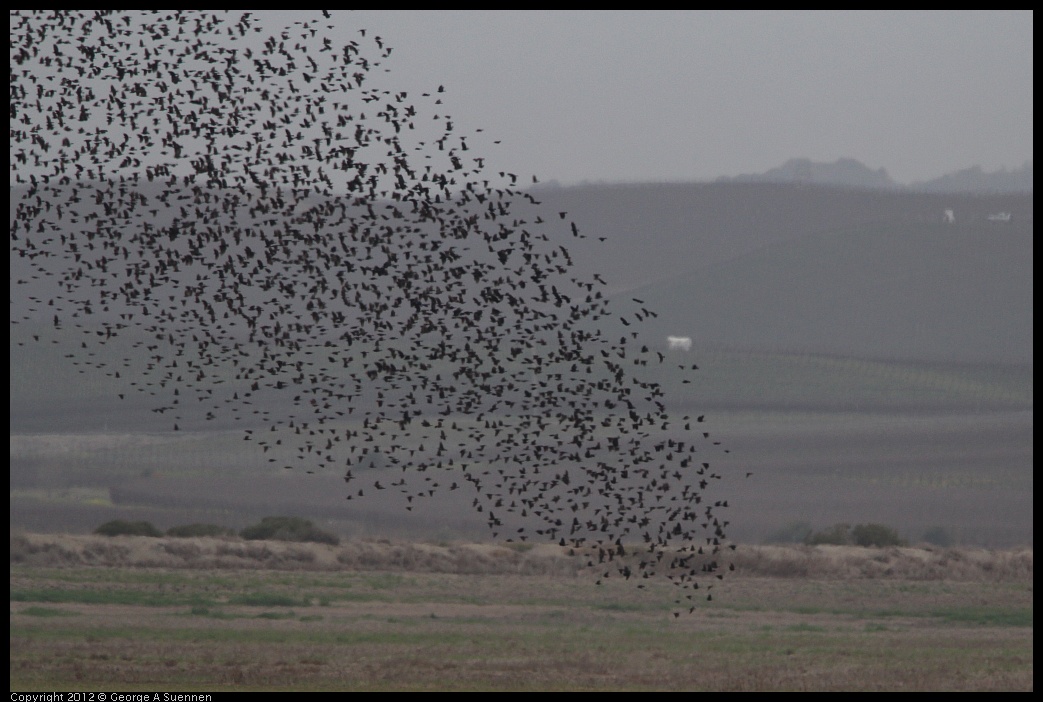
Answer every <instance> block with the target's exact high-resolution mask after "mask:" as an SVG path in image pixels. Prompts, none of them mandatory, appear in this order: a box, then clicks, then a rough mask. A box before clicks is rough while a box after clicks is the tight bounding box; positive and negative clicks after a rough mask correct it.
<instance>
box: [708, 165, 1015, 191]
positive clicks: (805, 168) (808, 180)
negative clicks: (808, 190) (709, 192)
mask: <svg viewBox="0 0 1043 702" xmlns="http://www.w3.org/2000/svg"><path fill="white" fill-rule="evenodd" d="M717 182H719V183H791V184H800V185H828V186H835V187H845V188H881V189H908V190H914V191H918V192H928V193H1026V192H1032V162H1031V161H1027V162H1026V163H1025V164H1024V165H1023V166H1021V168H1016V169H1014V170H1010V171H1008V170H1007V169H1005V168H1004V169H1000V170H998V171H995V172H993V173H987V172H985V171H984V170H983V169H982V167H981V166H971V167H970V168H965V169H963V170H960V171H955V172H953V173H948V174H945V175H942V176H939V177H937V178H933V179H931V180H925V181H919V182H915V183H910V184H908V185H903V184H901V183H898V182H896V181H895V180H893V179H892V178H891V177H890V176H889V175H888V174H887V171H886V170H885V169H883V168H879V169H876V170H873V169H872V168H869V167H868V166H866V165H865V164H863V163H862V162H860V161H858V160H856V159H853V158H840V159H837V160H836V161H834V162H833V163H817V162H814V161H812V160H811V159H807V158H791V159H790V160H788V161H786V162H785V163H784V164H782V165H781V166H777V167H776V168H770V169H768V170H767V171H765V172H764V173H745V174H742V175H737V176H732V177H728V176H722V177H721V178H718V179H717Z"/></svg>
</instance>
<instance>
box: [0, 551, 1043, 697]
mask: <svg viewBox="0 0 1043 702" xmlns="http://www.w3.org/2000/svg"><path fill="white" fill-rule="evenodd" d="M11 544H12V550H11V561H12V565H11V639H10V648H11V668H10V675H11V680H12V683H11V685H12V689H18V690H74V689H75V690H80V691H84V690H105V691H108V692H111V691H114V690H144V689H149V690H155V689H178V690H197V691H219V690H277V689H289V690H298V691H300V690H342V691H349V690H359V691H361V690H685V691H694V690H924V691H926V690H1031V689H1032V685H1033V682H1032V681H1033V676H1032V649H1033V640H1032V639H1033V637H1032V551H1031V550H1024V551H1018V552H989V551H973V550H966V549H961V550H946V549H936V550H928V549H904V548H903V549H860V548H857V547H832V546H830V547H822V546H820V547H814V548H812V547H779V546H770V547H740V548H738V549H737V550H736V551H735V552H734V554H731V552H729V554H730V555H733V556H734V558H733V560H734V562H735V564H736V570H735V571H734V572H731V571H729V572H728V574H727V577H726V578H725V579H724V581H723V582H719V583H715V589H714V590H713V593H714V598H713V600H712V601H705V600H696V601H694V602H693V603H694V604H695V606H694V608H693V611H692V613H688V612H687V611H686V610H685V611H683V612H681V613H679V614H680V616H677V617H675V616H673V613H674V611H676V610H675V605H673V604H672V603H673V600H674V598H675V597H676V594H677V593H676V590H675V589H674V588H673V587H672V586H670V585H669V584H666V583H663V582H660V581H656V582H653V581H646V582H647V587H646V589H642V590H639V589H637V588H636V587H635V586H634V582H633V581H629V582H628V581H625V580H623V579H622V578H612V579H609V580H606V581H605V582H604V584H603V585H602V586H600V587H595V586H594V584H593V582H591V581H592V579H593V577H592V576H594V575H595V573H594V572H593V571H592V570H591V569H589V568H587V566H586V560H587V556H586V555H584V554H576V555H575V556H570V555H569V553H568V551H567V550H566V549H561V548H558V547H557V546H552V545H532V546H530V545H527V544H526V545H519V544H475V543H409V542H397V541H390V540H356V541H351V542H348V543H344V544H342V545H340V546H337V547H333V546H328V545H322V544H295V543H283V542H263V543H262V542H244V541H241V540H238V539H231V538H229V539H212V538H194V539H175V538H145V537H114V538H112V537H100V536H93V535H92V536H62V535H40V534H16V535H13V536H12V539H11Z"/></svg>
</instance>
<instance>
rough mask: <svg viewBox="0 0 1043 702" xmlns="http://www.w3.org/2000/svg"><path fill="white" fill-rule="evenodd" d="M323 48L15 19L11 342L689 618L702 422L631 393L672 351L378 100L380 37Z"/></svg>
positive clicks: (412, 109)
mask: <svg viewBox="0 0 1043 702" xmlns="http://www.w3.org/2000/svg"><path fill="white" fill-rule="evenodd" d="M335 29H336V28H335V27H334V25H333V24H331V23H330V22H329V17H328V13H326V12H323V13H322V15H321V16H320V15H319V14H318V13H317V14H316V15H315V17H314V18H313V19H310V20H308V21H302V22H297V23H296V24H294V25H293V26H291V27H289V28H287V29H285V30H284V31H282V32H281V33H279V34H276V35H274V36H265V35H264V32H262V30H261V28H260V27H258V26H257V24H256V20H255V18H253V17H252V16H251V15H250V14H249V13H230V14H229V13H209V12H162V11H150V12H122V11H96V12H89V11H84V12H80V11H76V12H66V11H13V12H12V13H11V45H10V52H11V86H10V91H11V147H10V148H11V175H12V178H11V180H12V205H11V212H12V215H11V219H12V221H11V247H12V253H11V255H12V259H13V261H14V260H18V261H19V262H20V264H21V265H25V266H27V270H28V271H29V273H27V274H26V275H25V276H24V277H23V278H21V279H19V280H16V281H13V283H15V287H13V289H14V290H17V289H18V288H17V285H19V284H25V285H29V286H30V287H28V288H26V289H27V290H33V291H38V290H46V293H45V294H35V295H31V296H29V299H28V301H26V300H24V299H19V300H18V302H19V303H20V304H27V305H28V311H27V312H26V314H25V316H24V317H23V318H20V319H16V316H15V315H14V314H12V324H16V323H19V322H25V323H29V322H30V321H32V320H40V319H41V318H42V319H44V320H45V322H46V324H47V325H48V326H52V327H53V328H54V330H55V333H59V332H60V333H61V334H62V335H61V336H60V338H61V339H62V341H61V342H60V343H65V344H69V345H70V346H71V348H69V349H68V351H69V353H68V354H67V356H68V357H69V358H71V359H74V360H75V361H76V362H83V361H84V360H85V359H86V358H89V357H91V356H92V349H96V348H97V346H98V345H104V344H108V343H111V342H112V341H113V340H114V339H115V338H117V337H123V338H127V339H130V340H132V341H133V343H134V345H135V346H138V347H139V348H140V349H143V350H144V351H143V353H144V355H146V356H147V358H148V361H147V365H146V366H145V367H144V368H142V369H139V370H136V371H133V380H132V382H131V385H133V386H135V387H136V388H137V389H139V390H141V391H144V392H149V393H152V394H153V395H155V397H156V398H161V399H157V402H158V403H159V405H158V406H156V407H155V408H154V411H156V412H158V413H161V414H162V415H163V416H164V417H168V416H169V417H170V425H169V428H170V429H172V430H179V431H186V430H188V429H189V428H191V427H194V426H197V425H198V426H200V427H202V426H205V422H208V421H215V420H218V419H220V418H221V417H223V416H229V415H231V416H233V417H234V418H236V419H239V418H243V417H250V418H251V420H252V423H251V424H250V428H248V429H246V430H245V433H244V438H245V439H247V440H249V441H252V442H254V443H256V444H257V445H258V446H259V448H260V450H261V452H262V455H263V454H267V453H269V452H271V455H280V456H287V455H289V456H292V458H289V459H284V460H281V461H277V459H275V458H268V460H269V461H271V462H277V463H279V464H282V465H280V466H279V468H280V469H285V470H298V469H301V470H307V472H309V473H311V472H317V473H329V472H331V471H338V472H343V476H344V480H345V481H346V482H347V488H346V497H347V498H348V499H359V498H362V497H364V496H365V495H366V494H367V493H368V492H372V491H376V490H386V489H391V490H397V491H399V492H401V493H402V494H403V495H405V496H406V499H407V501H408V507H407V509H412V507H413V505H414V503H418V502H420V501H422V500H423V499H424V498H429V497H432V496H434V495H436V494H438V493H439V491H453V490H457V489H462V488H468V489H470V490H471V491H472V492H473V494H474V499H473V503H472V506H473V508H474V509H475V510H476V511H478V512H480V513H482V515H483V516H484V517H485V518H486V519H487V521H488V524H489V526H490V528H491V529H492V532H493V534H494V535H495V536H496V537H497V538H507V539H512V540H513V539H518V540H525V539H528V538H530V537H534V538H535V537H538V538H542V539H549V540H551V541H554V542H557V543H559V544H561V545H562V546H566V547H568V548H570V549H572V550H573V551H575V552H580V553H582V554H587V555H588V557H589V563H590V565H591V566H594V567H597V568H598V569H599V570H598V572H599V575H600V576H601V577H617V576H620V577H625V578H628V579H629V578H631V577H634V578H638V579H639V580H640V579H642V578H644V579H647V578H653V577H666V578H668V579H669V580H670V581H672V582H673V583H674V584H676V585H677V586H678V587H679V588H681V592H680V593H679V596H678V599H677V602H678V603H679V604H683V605H686V606H687V605H689V604H691V602H689V601H690V600H692V599H693V598H694V597H696V596H697V595H696V593H694V590H697V589H699V588H700V587H701V585H700V583H701V582H702V583H703V585H702V587H703V588H704V592H705V590H706V588H708V587H712V583H713V579H715V578H720V577H721V576H722V572H721V571H723V568H722V566H721V561H722V560H723V557H722V552H723V551H724V550H725V549H726V548H728V547H729V544H727V542H726V537H725V527H726V526H727V521H726V520H724V519H722V518H721V517H720V516H719V512H720V508H722V507H726V506H727V502H725V501H721V500H713V499H711V498H709V497H707V495H708V493H707V487H708V485H709V483H710V481H712V480H714V479H716V478H719V477H720V476H719V475H717V474H715V473H713V472H712V471H711V469H710V466H709V464H708V463H707V462H705V461H703V460H701V458H700V457H697V455H696V453H697V445H698V444H700V443H701V442H702V441H704V440H706V439H707V437H708V434H706V433H705V432H703V431H701V427H699V426H698V424H699V422H701V421H702V419H703V418H702V417H701V416H700V417H694V418H693V417H688V416H685V417H674V416H673V415H672V414H671V413H670V412H669V411H668V409H667V403H666V394H665V389H664V388H663V387H661V386H659V385H658V384H657V383H655V382H652V381H651V380H649V377H650V376H649V373H648V369H649V368H654V367H655V366H656V365H657V364H662V363H674V362H676V361H678V360H679V359H680V360H684V358H685V357H681V356H678V355H677V354H672V353H670V352H668V353H667V354H663V353H662V352H660V351H659V350H657V349H655V348H649V346H648V343H649V342H648V341H647V340H644V339H642V338H641V336H640V332H639V331H638V330H639V328H640V321H641V320H642V319H643V318H645V317H648V316H652V315H654V312H653V311H651V310H648V309H645V308H644V307H643V303H642V301H641V300H637V299H635V300H634V306H633V307H632V309H631V310H630V311H627V312H625V313H618V312H615V311H613V309H612V308H611V307H612V306H611V305H610V304H609V301H608V299H607V298H606V297H605V294H604V287H605V286H604V282H603V281H602V280H601V279H600V277H599V276H594V277H593V278H592V279H590V280H587V279H584V278H582V277H580V276H579V275H577V274H576V273H575V272H574V265H573V261H572V260H571V258H570V255H569V252H568V248H567V247H566V246H564V245H563V243H562V242H563V241H567V240H568V238H569V237H570V236H571V237H582V236H584V235H583V234H582V233H580V231H579V229H578V228H577V226H576V225H575V224H574V223H572V224H570V225H569V226H568V227H567V228H566V217H567V213H564V212H560V213H550V214H549V215H548V214H547V213H545V212H543V211H542V210H541V208H540V203H539V202H538V200H537V196H536V195H534V194H533V192H534V191H532V190H531V189H529V190H526V189H524V187H523V186H524V185H527V184H523V183H519V178H518V177H517V176H516V175H515V174H512V173H506V172H503V173H499V174H498V175H490V174H489V173H487V172H486V169H485V164H484V159H483V158H482V157H481V156H480V155H478V154H476V151H475V148H474V144H473V142H474V140H475V139H476V138H477V137H475V136H473V135H472V136H471V137H468V136H467V135H462V134H459V133H457V131H456V130H455V129H454V124H453V120H452V118H451V117H449V116H447V115H445V114H444V112H443V109H444V108H443V107H442V98H443V95H442V93H443V92H444V88H443V87H441V86H439V87H437V88H435V89H433V90H431V91H430V93H424V94H423V95H421V96H419V99H414V98H412V97H411V96H410V95H407V93H406V92H396V91H392V90H387V89H383V88H381V87H380V86H379V85H373V84H377V83H379V82H380V81H378V80H375V78H376V77H377V76H378V75H379V71H378V69H380V67H381V65H382V62H383V61H384V60H385V59H387V57H388V56H389V55H390V53H391V48H389V47H388V46H386V45H385V44H384V42H383V40H382V39H381V38H380V37H374V36H372V35H371V34H370V35H367V33H366V31H365V30H357V31H356V32H355V33H354V34H353V35H352V37H351V39H350V40H349V41H347V42H346V43H343V44H340V43H338V42H337V41H336V40H335V39H333V38H331V35H334V34H335V31H334V30H335ZM415 103H418V104H415ZM469 138H471V139H472V143H471V144H469V143H468V139H469ZM533 181H534V182H535V178H533ZM12 265H14V264H12ZM41 286H42V287H41ZM14 295H15V296H17V293H15V294H14ZM14 305H15V298H14V297H13V298H12V306H13V308H14ZM624 314H625V315H626V316H623V315H624ZM610 329H612V330H615V331H608V330H610ZM70 331H71V332H72V333H74V334H78V335H79V336H75V337H72V336H70V334H69V332H70ZM617 335H619V336H618V337H617ZM35 336H36V338H37V339H39V335H35ZM609 336H612V337H613V338H607V337H609ZM70 338H75V339H78V343H77V342H72V343H70V342H69V341H68V339H70ZM126 360H127V365H126V368H123V372H124V373H128V370H127V369H128V368H131V365H132V364H131V363H130V359H126ZM106 363H109V362H104V361H98V365H99V366H102V365H105V364H106ZM679 365H681V367H682V370H684V371H685V372H688V371H691V370H694V368H695V366H694V365H693V364H691V363H690V361H688V362H687V363H680V364H679ZM120 370H121V369H120V368H108V371H109V372H110V374H112V375H115V376H117V377H119V376H120ZM124 380H127V378H124ZM693 427H694V428H693ZM351 504H353V503H349V504H348V505H347V506H346V509H348V508H350V505H351ZM731 548H734V546H731ZM707 581H709V582H707ZM639 586H643V585H639ZM702 594H703V593H699V595H698V596H702ZM707 596H708V595H707ZM684 598H687V601H686V600H685V599H684ZM692 606H693V607H694V605H692Z"/></svg>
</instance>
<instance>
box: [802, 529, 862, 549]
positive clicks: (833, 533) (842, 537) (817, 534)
mask: <svg viewBox="0 0 1043 702" xmlns="http://www.w3.org/2000/svg"><path fill="white" fill-rule="evenodd" d="M850 529H851V526H850V525H848V524H834V525H833V526H831V527H830V528H828V529H823V530H822V531H813V532H811V533H810V534H808V535H807V537H805V539H804V543H806V544H810V545H812V546H817V545H819V544H829V545H831V546H844V545H845V544H848V543H851V542H850V539H849V538H848V532H849V531H850Z"/></svg>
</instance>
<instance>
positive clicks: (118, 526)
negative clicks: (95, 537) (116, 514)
mask: <svg viewBox="0 0 1043 702" xmlns="http://www.w3.org/2000/svg"><path fill="white" fill-rule="evenodd" d="M94 533H95V534H101V535H102V536H163V532H161V531H160V530H159V529H157V528H156V527H154V526H153V525H152V522H128V521H126V520H124V519H114V520H112V521H111V522H105V523H104V524H102V525H101V526H99V527H98V528H97V529H95V530H94Z"/></svg>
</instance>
